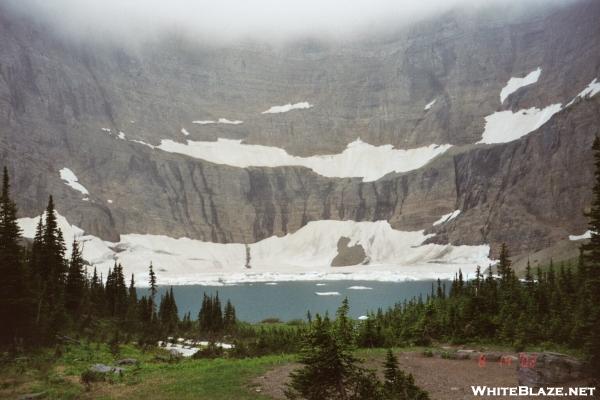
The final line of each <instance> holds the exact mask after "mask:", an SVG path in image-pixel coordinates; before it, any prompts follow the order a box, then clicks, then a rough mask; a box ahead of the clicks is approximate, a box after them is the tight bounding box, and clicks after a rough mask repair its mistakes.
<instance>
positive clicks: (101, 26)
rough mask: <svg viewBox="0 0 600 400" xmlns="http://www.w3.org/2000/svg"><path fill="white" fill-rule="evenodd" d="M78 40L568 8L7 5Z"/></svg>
mask: <svg viewBox="0 0 600 400" xmlns="http://www.w3.org/2000/svg"><path fill="white" fill-rule="evenodd" d="M0 2H2V3H4V4H6V5H8V6H9V7H10V8H12V9H13V11H17V12H19V13H22V14H26V15H29V16H33V17H35V18H37V19H39V20H42V21H43V22H49V23H50V24H52V25H54V26H55V27H56V28H57V29H58V30H59V31H60V32H62V33H66V34H69V35H72V36H74V37H96V38H98V37H111V38H114V39H124V38H128V39H139V38H148V37H152V36H153V35H157V34H160V33H161V32H164V31H170V32H178V33H182V34H186V35H190V36H192V37H195V38H200V39H204V40H211V41H231V40H238V39H245V38H251V39H259V40H267V41H283V40H287V39H294V38H299V37H329V38H344V37H348V36H349V35H354V34H362V33H365V32H373V31H377V30H381V29H384V28H386V27H390V26H393V27H394V28H397V27H398V26H403V25H404V24H407V23H411V22H414V21H419V20H422V19H424V18H428V17H433V16H436V15H439V14H441V13H444V12H448V11H450V10H452V9H454V10H458V12H461V11H462V12H469V11H472V10H478V9H481V8H483V7H490V6H495V7H497V9H498V10H503V11H506V12H508V11H509V10H510V11H511V12H514V11H515V9H518V10H522V9H523V8H524V7H533V6H537V7H544V8H547V7H550V6H551V5H556V4H564V3H567V2H569V0H416V1H415V0H303V1H297V0H296V1H291V0H214V1H205V0H0Z"/></svg>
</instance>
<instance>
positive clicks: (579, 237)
mask: <svg viewBox="0 0 600 400" xmlns="http://www.w3.org/2000/svg"><path fill="white" fill-rule="evenodd" d="M591 238H592V231H585V232H584V233H582V234H581V235H569V240H573V241H575V240H585V239H591Z"/></svg>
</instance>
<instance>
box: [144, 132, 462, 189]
mask: <svg viewBox="0 0 600 400" xmlns="http://www.w3.org/2000/svg"><path fill="white" fill-rule="evenodd" d="M146 145H147V144H146ZM450 147H452V146H451V145H449V144H445V145H435V144H432V145H430V146H426V147H419V148H416V149H409V150H402V149H394V147H393V146H392V145H383V146H373V145H370V144H368V143H365V142H363V141H361V140H360V139H357V140H355V141H354V142H352V143H349V144H348V146H347V147H346V149H345V150H344V151H343V152H341V153H339V154H331V155H323V156H311V157H297V156H292V155H290V154H288V153H287V152H286V151H285V150H283V149H281V148H278V147H272V146H262V145H250V144H243V143H242V141H241V140H233V139H218V140H217V141H215V142H196V141H192V140H188V141H187V142H186V143H179V142H175V141H173V140H164V139H163V140H162V141H161V143H160V145H159V146H156V148H158V149H160V150H163V151H168V152H170V153H178V154H184V155H187V156H190V157H194V158H199V159H202V160H206V161H210V162H214V163H217V164H225V165H231V166H234V167H240V168H246V167H280V166H291V165H296V166H303V167H306V168H310V169H312V170H313V171H315V172H316V173H318V174H320V175H323V176H327V177H335V178H353V177H359V178H363V180H364V181H366V182H370V181H375V180H377V179H379V178H381V177H382V176H384V175H386V174H388V173H390V172H406V171H411V170H414V169H418V168H420V167H422V166H424V165H425V164H427V163H428V162H429V161H430V160H431V159H433V158H434V157H436V156H438V155H440V154H442V153H444V152H445V151H446V150H448V149H449V148H450Z"/></svg>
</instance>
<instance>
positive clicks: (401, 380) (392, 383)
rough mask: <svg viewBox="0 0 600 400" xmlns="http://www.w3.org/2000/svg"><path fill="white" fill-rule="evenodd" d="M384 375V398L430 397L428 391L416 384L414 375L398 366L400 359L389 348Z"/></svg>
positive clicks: (422, 398)
mask: <svg viewBox="0 0 600 400" xmlns="http://www.w3.org/2000/svg"><path fill="white" fill-rule="evenodd" d="M383 368H384V369H383V371H384V372H383V375H384V383H383V388H384V398H385V399H390V400H392V399H393V400H395V399H402V400H426V399H429V395H428V394H427V392H425V391H424V390H422V389H421V388H419V387H418V386H417V385H415V382H414V379H413V377H412V375H410V374H409V375H408V376H406V374H404V372H403V371H402V370H400V368H399V367H398V359H397V358H396V356H395V355H394V353H392V350H390V349H388V351H387V353H386V357H385V362H384V364H383Z"/></svg>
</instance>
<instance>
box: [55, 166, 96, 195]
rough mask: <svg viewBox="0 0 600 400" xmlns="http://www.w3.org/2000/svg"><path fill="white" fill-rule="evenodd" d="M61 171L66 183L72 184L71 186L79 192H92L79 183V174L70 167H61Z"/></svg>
mask: <svg viewBox="0 0 600 400" xmlns="http://www.w3.org/2000/svg"><path fill="white" fill-rule="evenodd" d="M59 173H60V179H62V180H63V181H65V184H66V185H67V186H70V187H71V188H73V189H75V190H77V191H78V192H81V193H83V194H85V195H88V194H90V192H88V190H87V189H86V188H85V187H84V186H83V185H82V184H81V183H79V180H78V179H77V176H76V175H75V174H74V173H73V171H71V170H70V169H69V168H66V167H65V168H63V169H61V170H60V171H59Z"/></svg>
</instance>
